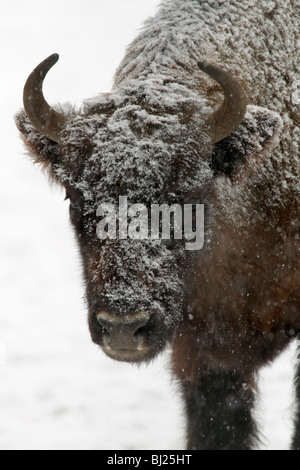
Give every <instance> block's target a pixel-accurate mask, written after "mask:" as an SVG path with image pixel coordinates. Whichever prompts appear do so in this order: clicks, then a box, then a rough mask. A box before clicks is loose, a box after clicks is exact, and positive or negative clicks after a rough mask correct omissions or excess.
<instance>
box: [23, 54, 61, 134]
mask: <svg viewBox="0 0 300 470" xmlns="http://www.w3.org/2000/svg"><path fill="white" fill-rule="evenodd" d="M58 59H59V55H58V54H52V55H51V56H50V57H48V58H47V59H45V60H44V61H43V62H41V63H40V64H39V65H38V66H37V67H36V68H35V69H34V71H33V72H32V73H31V74H30V75H29V77H28V79H27V81H26V84H25V87H24V93H23V102H24V108H25V112H26V114H27V116H28V118H29V119H30V122H31V124H32V125H33V126H34V127H35V128H36V129H37V130H38V131H40V132H41V133H42V134H43V135H45V136H46V137H48V138H49V139H51V140H53V141H54V142H57V143H59V142H60V141H61V135H60V134H61V131H62V130H63V128H64V127H65V125H66V122H67V118H66V116H64V115H63V114H60V113H58V112H57V111H55V110H54V109H53V108H51V107H50V106H49V105H48V103H47V101H46V100H45V98H44V95H43V91H42V88H43V82H44V79H45V77H46V75H47V73H48V72H49V70H50V69H51V67H53V65H54V64H56V62H57V61H58Z"/></svg>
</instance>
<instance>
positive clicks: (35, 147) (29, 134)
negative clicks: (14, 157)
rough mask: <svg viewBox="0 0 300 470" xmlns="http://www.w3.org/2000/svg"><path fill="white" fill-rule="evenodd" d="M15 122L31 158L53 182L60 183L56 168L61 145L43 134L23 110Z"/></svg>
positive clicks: (59, 158) (59, 157)
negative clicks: (56, 175)
mask: <svg viewBox="0 0 300 470" xmlns="http://www.w3.org/2000/svg"><path fill="white" fill-rule="evenodd" d="M15 122H16V125H17V128H18V129H19V131H20V133H21V137H22V139H23V141H24V144H25V147H26V149H27V152H28V154H29V156H30V158H32V160H33V161H34V163H39V164H41V166H42V169H43V170H45V171H46V172H47V173H48V175H49V176H50V178H51V179H52V180H54V181H56V182H59V181H58V180H57V178H56V177H55V172H54V166H55V165H57V164H58V163H59V161H60V160H61V156H60V153H59V145H58V144H57V143H56V142H54V141H53V140H51V139H49V138H48V137H45V136H44V135H43V134H41V133H40V132H39V131H38V130H37V129H36V128H35V127H34V126H33V125H32V124H31V122H30V121H29V119H28V117H27V115H26V114H25V112H24V111H23V110H22V111H21V112H19V113H18V114H17V115H16V116H15Z"/></svg>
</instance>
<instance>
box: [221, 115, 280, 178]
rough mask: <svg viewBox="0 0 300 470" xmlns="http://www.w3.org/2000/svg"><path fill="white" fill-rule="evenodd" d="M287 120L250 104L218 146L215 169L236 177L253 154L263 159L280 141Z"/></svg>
mask: <svg viewBox="0 0 300 470" xmlns="http://www.w3.org/2000/svg"><path fill="white" fill-rule="evenodd" d="M282 127H283V122H282V119H281V117H280V116H279V114H277V113H276V112H274V111H270V110H269V109H266V108H261V107H259V106H247V111H246V114H245V117H244V119H243V121H242V122H241V124H240V125H239V127H238V128H237V129H236V131H235V132H233V133H232V134H231V135H230V136H229V137H227V138H226V139H224V140H222V141H221V142H219V143H218V144H216V145H215V149H214V153H213V157H212V168H213V170H214V171H215V172H222V173H225V174H226V175H228V176H230V177H233V176H234V175H235V174H236V173H237V172H238V171H239V170H241V168H242V167H243V164H247V163H249V158H250V157H257V159H262V157H263V156H265V155H267V154H268V153H269V152H270V151H271V150H272V149H273V148H274V147H276V146H277V145H278V143H279V137H280V132H281V129H282Z"/></svg>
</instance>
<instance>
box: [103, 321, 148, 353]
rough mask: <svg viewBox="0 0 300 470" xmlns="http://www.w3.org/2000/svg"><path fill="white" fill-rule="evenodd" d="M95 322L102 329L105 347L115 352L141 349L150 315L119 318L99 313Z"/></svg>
mask: <svg viewBox="0 0 300 470" xmlns="http://www.w3.org/2000/svg"><path fill="white" fill-rule="evenodd" d="M97 320H98V323H99V324H100V325H101V327H102V332H103V335H104V345H105V346H106V347H108V348H110V349H115V350H116V349H123V350H125V349H126V350H128V349H141V348H142V343H143V334H144V332H145V331H146V330H147V328H146V325H147V324H148V323H149V320H150V314H147V313H145V312H141V313H136V314H134V315H126V316H123V317H121V316H117V315H112V314H109V313H107V312H100V313H98V315H97Z"/></svg>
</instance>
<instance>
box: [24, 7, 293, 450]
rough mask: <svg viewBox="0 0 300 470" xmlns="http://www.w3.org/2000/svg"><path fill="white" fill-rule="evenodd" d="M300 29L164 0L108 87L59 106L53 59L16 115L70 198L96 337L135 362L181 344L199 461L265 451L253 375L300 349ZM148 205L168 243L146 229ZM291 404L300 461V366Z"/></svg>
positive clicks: (285, 15) (263, 13)
mask: <svg viewBox="0 0 300 470" xmlns="http://www.w3.org/2000/svg"><path fill="white" fill-rule="evenodd" d="M299 25H300V3H299V2H295V1H294V0H285V1H284V2H283V1H282V0H272V1H264V0H244V1H242V2H241V1H240V0H165V1H163V2H162V5H161V7H160V9H159V11H158V12H157V14H156V15H155V16H154V17H153V18H152V19H150V20H148V21H147V22H146V24H145V26H144V29H143V30H142V32H141V33H140V34H139V36H138V37H137V39H136V40H135V41H134V42H133V43H132V44H131V45H130V46H129V48H128V50H127V53H126V55H125V58H124V60H123V61H122V63H121V65H120V67H119V69H118V71H117V72H116V75H115V81H114V86H113V89H112V91H111V93H109V94H102V95H99V96H98V97H96V98H94V99H90V100H88V101H87V102H86V103H84V105H83V106H82V109H81V110H79V111H75V110H73V109H71V108H70V107H69V106H54V107H50V106H49V104H48V103H47V102H46V101H45V99H44V96H43V93H42V85H43V80H44V78H45V75H46V74H47V72H48V71H49V69H50V68H51V67H52V66H53V65H54V64H55V62H56V61H57V59H58V56H57V55H56V54H54V55H52V56H50V57H49V58H48V59H46V60H44V61H43V62H42V63H41V64H40V65H39V66H38V67H37V68H36V69H35V70H34V71H33V72H32V74H31V75H30V76H29V78H28V80H27V82H26V85H25V89H24V108H25V111H22V112H20V113H19V114H18V115H17V117H16V122H17V125H18V128H19V130H20V131H21V134H22V137H23V139H24V142H25V144H26V147H27V149H28V151H29V153H30V155H31V156H32V159H33V161H34V162H37V163H40V164H42V166H43V168H44V169H46V170H47V171H48V174H49V175H50V177H51V179H52V180H54V181H55V182H57V183H59V184H60V185H62V186H63V187H65V189H66V197H67V198H68V199H70V217H71V221H72V224H73V226H74V230H75V233H76V235H77V240H78V244H79V247H80V252H81V255H82V261H83V270H84V281H85V286H86V300H87V307H88V312H89V327H90V331H91V335H92V339H93V341H94V342H95V343H97V344H98V345H100V346H101V348H102V349H103V350H104V352H105V353H106V354H107V355H108V356H110V357H111V358H113V359H116V360H120V361H128V362H133V363H137V362H142V361H149V360H151V359H152V358H154V357H155V356H156V355H157V354H158V353H159V352H160V351H162V350H163V349H164V348H165V347H166V345H167V344H170V345H171V346H172V368H173V371H174V374H175V376H176V377H177V379H178V380H179V381H180V384H181V388H182V396H183V399H184V402H185V409H186V416H187V446H188V448H189V449H249V448H253V447H255V445H256V440H257V430H256V425H255V422H254V420H253V416H252V414H253V405H254V398H255V376H256V373H257V371H258V370H259V368H260V367H261V366H263V365H265V364H266V363H268V362H269V361H271V360H272V359H274V358H275V357H276V356H277V355H278V354H279V353H280V352H281V351H283V349H284V348H285V347H286V346H287V345H288V344H289V343H290V342H291V341H292V340H293V339H297V338H298V337H299V333H300V262H299V250H300V242H299V239H300V224H299V192H300V188H299V176H300V160H299V143H300V130H299V124H300V68H299V47H300V35H299V31H300V28H299ZM199 61H200V62H199ZM99 70H100V69H99ZM223 95H224V98H223ZM120 202H122V204H121V206H119V212H118V213H117V212H115V214H113V212H111V211H112V208H113V207H118V204H120ZM103 204H104V206H103ZM129 204H131V205H133V206H131V207H130V208H129ZM136 204H138V205H136ZM200 204H201V205H204V208H205V213H204V214H205V215H204V220H205V225H204V227H205V232H204V233H205V235H204V246H203V247H202V249H186V248H187V244H186V240H185V239H184V237H181V239H180V237H179V236H177V237H176V236H175V231H176V230H178V226H176V224H175V222H174V221H175V212H176V211H178V210H179V209H182V210H184V208H185V207H189V208H191V207H192V208H193V207H194V209H193V210H190V212H189V214H190V216H191V217H192V219H191V223H192V224H193V225H192V227H194V232H195V233H194V235H195V234H197V230H196V228H195V227H196V225H197V211H196V209H197V208H199V207H203V206H200ZM158 205H160V207H159V206H158ZM152 206H154V207H156V208H157V207H159V209H161V210H162V214H163V208H165V209H166V208H169V212H170V213H174V218H173V217H170V220H169V223H170V224H171V228H172V227H173V230H171V236H170V237H169V239H167V238H168V237H160V236H158V237H157V236H151V234H150V229H149V231H148V228H147V225H146V229H145V222H147V220H148V219H147V217H148V216H147V214H146V215H145V210H146V212H147V211H148V212H147V213H148V215H149V219H150V214H151V215H153V213H152V212H151V211H152ZM172 206H173V207H172ZM99 207H100V209H99ZM103 207H104V208H103ZM104 209H105V210H104ZM121 212H122V214H121ZM117 215H118V217H119V218H117V217H116V216H117ZM121 215H122V217H123V219H122V220H121V219H120V216H121ZM156 216H157V213H156ZM159 216H160V210H159V211H158V217H159ZM176 220H177V219H176ZM124 223H125V225H124ZM149 223H150V222H149ZM164 223H165V220H163V216H162V218H161V222H160V225H161V227H160V226H159V219H158V228H159V227H160V229H161V230H162V229H163V225H164ZM99 233H102V234H103V233H104V235H105V233H106V236H102V237H100V236H99ZM141 233H143V234H144V237H141V236H140V235H141ZM176 233H177V232H176ZM177 234H178V233H177ZM130 235H131V236H130ZM156 235H157V233H156ZM190 239H191V238H190ZM296 392H297V406H298V409H297V416H296V419H295V433H294V438H293V444H292V447H293V448H294V449H300V367H299V370H298V372H297V374H296Z"/></svg>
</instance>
